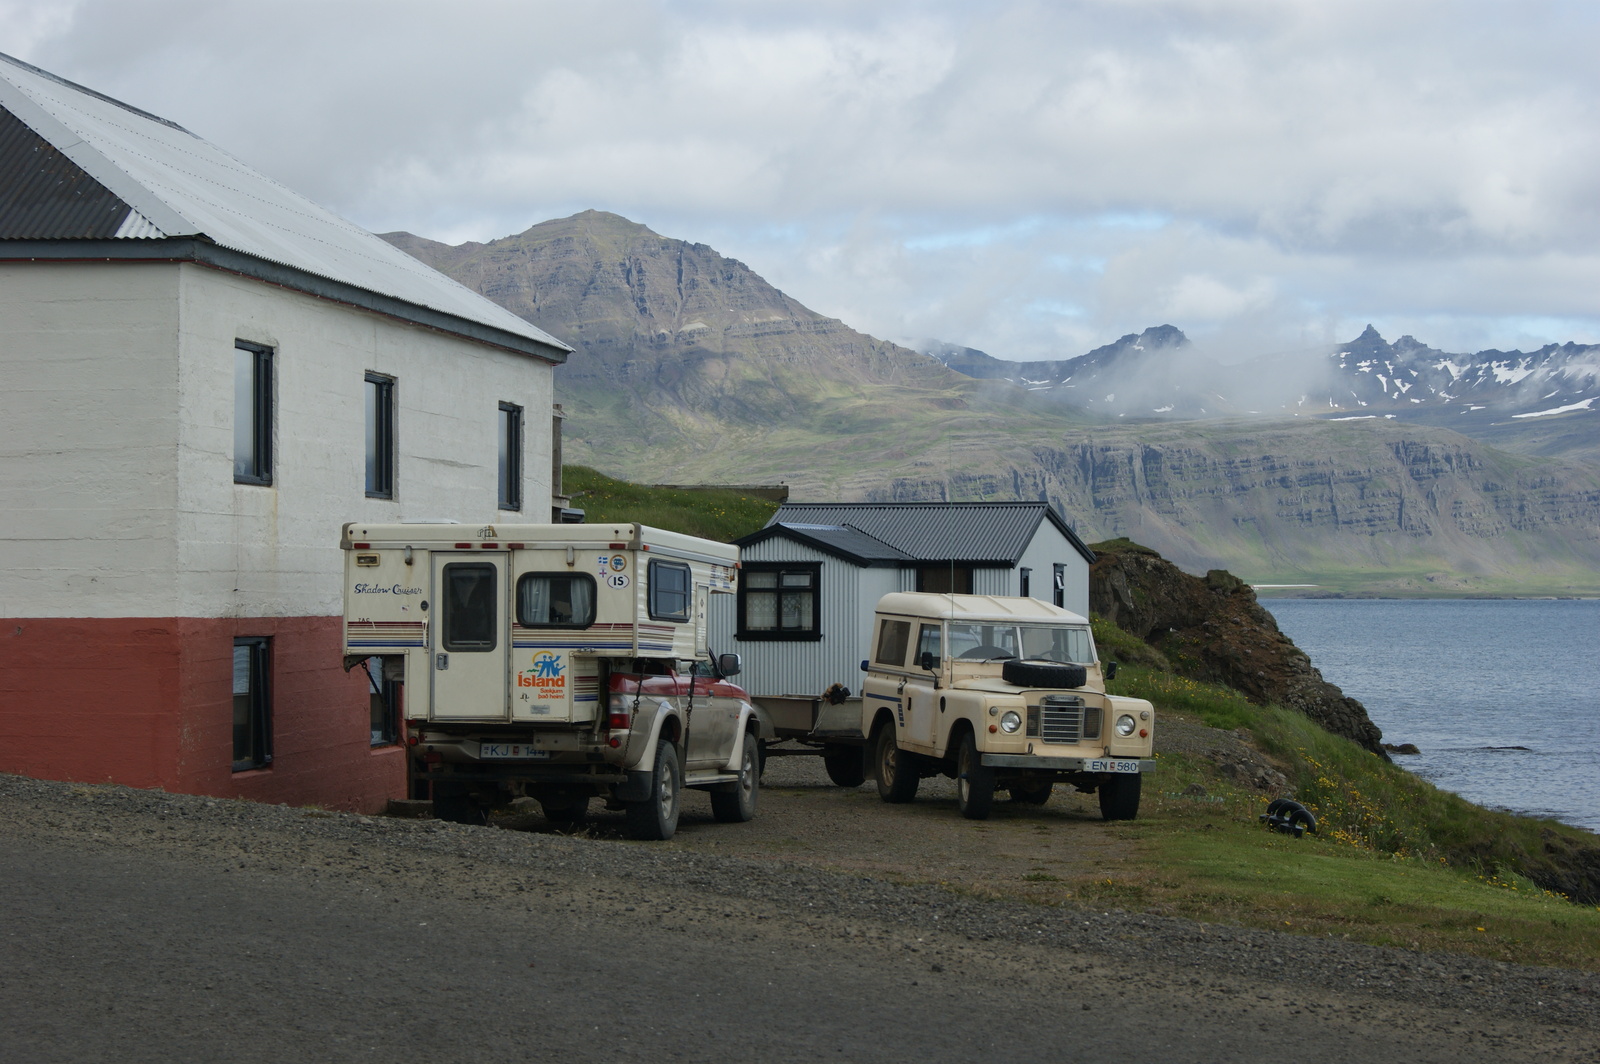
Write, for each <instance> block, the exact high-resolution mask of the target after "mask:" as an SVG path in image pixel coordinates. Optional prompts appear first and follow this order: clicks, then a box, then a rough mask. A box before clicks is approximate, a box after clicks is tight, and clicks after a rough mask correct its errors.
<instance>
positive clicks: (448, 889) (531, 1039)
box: [0, 758, 1600, 1064]
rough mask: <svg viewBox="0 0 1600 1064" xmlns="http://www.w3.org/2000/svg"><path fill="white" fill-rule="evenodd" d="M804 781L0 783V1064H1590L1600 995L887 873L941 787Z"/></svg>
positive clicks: (1560, 983)
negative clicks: (887, 789) (560, 804)
mask: <svg viewBox="0 0 1600 1064" xmlns="http://www.w3.org/2000/svg"><path fill="white" fill-rule="evenodd" d="M791 762H792V763H791ZM818 771H819V766H818V765H817V763H816V760H815V759H810V758H807V759H798V758H797V759H790V760H789V761H784V760H780V759H774V761H773V762H772V764H771V766H770V767H769V770H768V779H767V784H768V789H767V791H766V793H764V794H763V806H762V810H761V813H760V814H759V815H758V816H757V818H756V820H755V821H753V822H751V823H749V824H742V825H720V824H713V823H711V821H710V817H709V810H708V809H707V810H700V809H699V808H698V807H697V806H696V805H695V802H696V800H699V801H702V802H703V801H704V799H703V796H699V795H696V796H693V797H692V798H691V799H690V801H689V803H688V808H687V809H686V815H685V819H684V823H683V826H682V827H681V828H680V833H679V836H678V837H677V838H676V839H674V840H673V841H672V842H671V843H667V844H646V843H630V842H625V841H616V840H614V839H612V838H609V837H607V836H608V835H609V834H611V831H612V827H611V822H610V820H608V818H607V817H606V816H601V817H598V818H597V821H596V825H595V827H594V828H593V829H592V830H591V835H585V836H580V837H566V836H563V835H560V834H556V833H552V832H549V831H546V830H505V829H504V828H493V827H491V828H475V827H463V826H458V825H450V824H443V823H439V822H436V821H432V820H401V819H393V818H384V817H363V816H357V815H353V814H343V813H328V812H324V811H320V810H307V809H292V808H287V807H282V806H266V805H257V804H252V803H248V802H236V801H223V800H217V799H208V798H199V797H192V796H185V795H170V794H163V793H160V792H150V791H136V790H130V789H127V788H122V787H114V786H86V785H79V784H65V783H52V782H41V781H34V780H28V779H23V778H19V777H13V776H0V883H3V884H4V885H5V887H6V897H7V899H8V900H7V906H6V908H5V910H4V915H3V916H0V921H3V923H0V1029H3V1030H5V1031H6V1032H7V1034H8V1037H7V1039H6V1040H4V1041H0V1060H3V1061H7V1062H9V1061H47V1060H98V1059H105V1060H111V1059H117V1060H144V1059H150V1060H156V1059H171V1058H172V1057H173V1056H191V1057H195V1058H204V1057H207V1056H215V1057H221V1056H227V1057H228V1058H229V1059H237V1060H255V1059H262V1060H265V1059H282V1058H283V1057H286V1056H291V1055H302V1056H309V1057H310V1058H311V1059H328V1060H345V1059H352V1060H354V1059H363V1060H365V1059H378V1058H380V1057H384V1056H394V1055H396V1054H399V1053H404V1055H405V1057H406V1058H407V1059H410V1060H451V1059H473V1060H498V1059H513V1058H516V1059H523V1060H526V1059H541V1058H542V1059H563V1060H626V1059H644V1058H646V1057H648V1058H650V1059H657V1060H659V1059H684V1060H698V1059H711V1058H713V1057H717V1058H722V1057H737V1058H738V1059H752V1060H821V1059H829V1060H850V1059H868V1058H872V1059H883V1060H902V1059H904V1060H909V1059H917V1060H955V1059H962V1060H970V1059H972V1056H973V1055H974V1054H975V1053H979V1052H984V1053H987V1052H993V1051H1000V1050H1003V1051H1004V1052H1005V1053H1006V1055H1007V1057H1008V1059H1014V1060H1051V1059H1053V1060H1061V1059H1068V1058H1070V1059H1074V1060H1086V1061H1093V1060H1107V1061H1109V1060H1121V1061H1126V1060H1128V1059H1130V1058H1132V1059H1165V1060H1207V1061H1209V1060H1219V1061H1220V1060H1254V1061H1260V1060H1278V1059H1291V1058H1299V1059H1309V1058H1315V1059H1318V1060H1324V1061H1336V1060H1348V1061H1378V1060H1382V1061H1386V1062H1387V1061H1391V1060H1395V1059H1401V1060H1418V1061H1423V1060H1438V1061H1450V1062H1457V1064H1459V1062H1462V1061H1473V1060H1496V1061H1500V1060H1503V1059H1505V1058H1506V1057H1507V1056H1508V1055H1510V1056H1514V1057H1515V1058H1530V1057H1534V1056H1538V1055H1542V1056H1543V1057H1545V1058H1546V1059H1549V1060H1552V1061H1581V1060H1600V977H1596V976H1594V975H1590V974H1586V973H1578V972H1571V971H1565V970H1554V969H1538V968H1526V967H1519V966H1516V965H1508V964H1497V963H1493V962H1488V961H1479V960H1474V959H1469V958H1463V957H1458V956H1452V955H1442V954H1421V953H1414V952H1408V951H1402V950H1393V949H1379V948H1373V947H1367V946H1361V945H1357V944H1352V943H1349V942H1344V941H1339V940H1331V939H1314V938H1308V937H1300V936H1293V935H1281V934H1275V933H1271V932H1262V931H1254V930H1247V929H1239V928H1229V927H1219V926H1211V925H1201V924H1196V923H1192V922H1187V921H1183V920H1178V919H1170V918H1164V917H1156V916H1150V915H1144V914H1139V913H1129V912H1119V911H1110V912H1104V911H1090V910H1083V909H1069V908H1061V907H1044V906H1039V905H1030V904H1027V903H1026V902H1022V901H1009V900H998V901H997V900H990V899H987V898H984V897H979V896H974V895H972V894H970V893H964V892H959V891H952V890H950V889H948V888H945V887H941V886H939V885H937V883H927V882H917V881H907V880H918V879H921V878H922V877H921V876H920V875H916V874H907V873H906V872H904V871H901V872H899V873H895V872H894V871H893V869H892V868H888V869H886V868H885V865H884V860H883V859H882V858H881V855H880V856H875V855H874V852H873V851H874V849H875V847H877V846H878V840H881V839H882V838H883V837H884V833H885V832H889V833H893V832H894V831H899V832H900V833H901V834H904V831H905V830H915V831H918V832H920V833H921V837H920V838H919V837H917V836H915V835H914V836H912V838H911V839H910V843H911V844H912V845H921V846H923V847H924V848H925V847H927V846H929V845H932V846H934V847H936V848H937V847H940V846H943V845H945V840H944V839H943V838H942V837H941V836H938V835H932V834H929V829H928V827H927V825H928V824H931V823H933V822H934V820H935V819H937V820H939V821H941V822H942V821H944V820H947V819H949V818H950V817H953V814H949V816H946V815H945V814H946V813H947V811H946V810H944V809H943V808H942V802H943V799H941V797H940V796H939V795H938V794H937V793H934V794H931V795H930V799H929V801H928V802H926V803H924V802H919V803H917V806H919V807H920V806H926V809H924V810H922V813H918V812H917V811H916V807H913V812H912V814H911V815H912V816H913V817H917V816H919V815H921V816H922V819H920V820H916V819H913V820H910V821H898V822H897V821H895V820H894V818H893V817H889V818H884V817H882V816H871V817H869V816H867V815H866V810H865V809H864V808H863V809H856V808H855V806H856V805H857V804H858V801H859V802H860V803H864V802H866V801H871V802H874V803H875V802H876V798H875V797H873V796H871V795H870V793H868V791H866V790H863V791H861V792H845V791H840V790H839V789H836V788H835V789H833V790H832V791H831V792H828V793H827V794H826V795H825V794H824V793H823V787H822V784H820V783H818V782H816V780H815V775H816V773H817V772H818ZM930 782H931V781H930ZM813 788H814V789H815V790H816V792H817V793H816V794H815V795H809V796H808V794H807V792H808V790H810V789H813ZM818 802H832V803H833V805H834V806H835V807H836V813H835V815H834V816H833V817H832V818H831V819H829V820H827V821H826V822H822V823H818V824H815V825H812V826H811V827H806V826H805V823H802V822H801V821H797V820H796V818H795V815H793V813H792V810H790V807H795V808H800V807H806V806H809V805H815V804H817V803H818ZM1057 804H1058V803H1057V802H1056V801H1052V803H1051V806H1049V807H1046V808H1047V809H1052V808H1053V807H1055V806H1057ZM873 812H874V813H881V812H883V810H882V809H881V808H874V809H873ZM925 813H934V814H937V817H928V816H925V815H922V814H925ZM806 815H807V816H808V817H809V816H811V815H812V814H810V813H808V814H806ZM1055 815H1057V816H1058V817H1060V818H1061V822H1062V823H1069V822H1071V823H1081V824H1084V825H1087V824H1089V823H1090V822H1091V821H1090V815H1089V813H1088V812H1087V811H1086V810H1085V811H1082V812H1081V813H1080V812H1076V811H1074V808H1073V807H1072V806H1071V804H1070V803H1063V804H1062V806H1061V808H1060V809H1058V810H1055ZM530 819H532V820H537V818H530ZM885 819H888V820H889V821H890V826H889V827H886V826H885V825H884V823H883V821H884V820H885ZM1019 823H1021V821H1020V820H1019ZM896 824H898V826H897V827H896V826H894V825H896ZM507 826H509V827H512V828H516V827H518V826H519V825H517V824H516V823H515V822H514V821H512V822H508V825H507ZM520 826H524V827H526V826H527V825H520ZM1056 826H1057V827H1059V826H1060V825H1056ZM998 827H999V828H1001V829H1003V828H1004V824H1001V825H998ZM812 831H822V832H824V833H825V837H826V839H827V840H828V846H827V847H826V849H827V850H828V851H829V853H837V852H846V853H855V854H856V855H857V858H858V861H857V864H858V867H857V868H856V869H855V870H852V869H850V868H848V867H845V866H844V865H843V864H840V863H839V862H837V861H834V862H832V863H831V864H830V865H829V866H828V867H823V866H822V864H823V862H817V861H815V860H807V859H806V855H807V854H810V853H811V852H812V851H813V850H815V849H816V848H817V840H816V839H815V838H813V837H810V836H809V835H806V833H807V832H812ZM1053 833H1054V834H1056V835H1060V834H1069V833H1064V832H1062V831H1059V830H1055V831H1054V832H1053ZM1001 834H1002V837H1004V835H1003V831H1002V833H1001ZM803 835H804V836H806V837H802V836H803ZM1019 837H1023V838H1026V837H1037V833H1036V832H1034V831H1032V830H1031V829H1030V830H1029V831H1028V832H1025V833H1024V834H1023V835H1022V836H1019ZM785 840H789V841H785ZM900 845H901V846H902V847H903V846H904V845H906V842H905V841H904V840H902V842H901V843H900ZM739 851H742V855H741V854H740V852H739ZM786 852H787V853H788V854H789V856H783V855H784V854H785V853H786ZM955 852H956V857H955V858H954V860H956V861H958V862H959V861H960V860H963V859H964V858H963V857H962V856H961V854H962V851H961V850H960V848H959V846H958V847H957V848H956V851H955ZM795 854H799V855H800V858H799V859H796V857H795V856H794V855H795ZM892 863H893V862H892V861H890V862H889V864H890V865H892ZM118 1005H121V1006H122V1007H121V1009H120V1011H119V1009H118V1007H117V1006H118ZM219 1008H220V1010H221V1012H220V1014H219V1013H218V1010H219ZM197 1040H198V1041H197Z"/></svg>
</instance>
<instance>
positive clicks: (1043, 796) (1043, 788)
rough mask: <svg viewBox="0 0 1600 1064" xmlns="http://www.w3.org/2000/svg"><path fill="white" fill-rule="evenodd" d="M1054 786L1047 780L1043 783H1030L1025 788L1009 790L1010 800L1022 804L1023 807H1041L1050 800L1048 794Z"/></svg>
mask: <svg viewBox="0 0 1600 1064" xmlns="http://www.w3.org/2000/svg"><path fill="white" fill-rule="evenodd" d="M1055 789H1056V785H1055V784H1054V783H1051V782H1050V781H1049V780H1045V781H1044V782H1043V783H1031V784H1029V785H1028V786H1026V787H1013V788H1011V800H1012V801H1013V802H1022V803H1024V804H1025V805H1043V804H1044V803H1046V802H1048V801H1049V800H1050V794H1051V792H1053V791H1054V790H1055Z"/></svg>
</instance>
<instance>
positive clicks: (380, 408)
mask: <svg viewBox="0 0 1600 1064" xmlns="http://www.w3.org/2000/svg"><path fill="white" fill-rule="evenodd" d="M394 381H395V379H394V378H393V377H389V376H385V375H384V374H382V373H371V372H369V373H368V374H367V375H366V378H365V380H364V381H363V382H362V398H363V399H364V400H366V402H365V404H364V406H365V408H366V411H365V413H366V439H365V453H366V468H365V479H366V485H367V498H369V499H393V498H394Z"/></svg>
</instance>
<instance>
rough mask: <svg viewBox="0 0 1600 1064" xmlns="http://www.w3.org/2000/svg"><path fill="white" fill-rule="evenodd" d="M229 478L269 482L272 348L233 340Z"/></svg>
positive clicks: (252, 481) (238, 480)
mask: <svg viewBox="0 0 1600 1064" xmlns="http://www.w3.org/2000/svg"><path fill="white" fill-rule="evenodd" d="M233 482H234V483H235V484H271V483H272V349H271V348H267V347H261V346H259V345H257V344H249V343H245V342H244V341H243V340H235V341H234V344H233Z"/></svg>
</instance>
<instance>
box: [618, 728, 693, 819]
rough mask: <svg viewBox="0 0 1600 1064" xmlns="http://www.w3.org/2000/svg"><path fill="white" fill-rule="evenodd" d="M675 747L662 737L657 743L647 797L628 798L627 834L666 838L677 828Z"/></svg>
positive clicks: (677, 786) (678, 784) (677, 782)
mask: <svg viewBox="0 0 1600 1064" xmlns="http://www.w3.org/2000/svg"><path fill="white" fill-rule="evenodd" d="M682 782H683V781H682V778H681V777H680V776H679V774H678V748H677V747H676V746H673V745H672V744H671V743H669V742H667V741H666V740H665V739H663V740H662V741H661V742H659V743H657V744H656V764H655V770H654V771H652V772H651V773H650V797H649V798H646V799H645V800H644V801H642V802H629V803H628V809H627V813H626V816H627V818H628V837H629V838H633V839H646V840H649V841H651V842H665V841H666V840H667V839H670V838H672V834H673V832H675V831H677V830H678V797H679V791H680V789H681V787H682Z"/></svg>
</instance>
